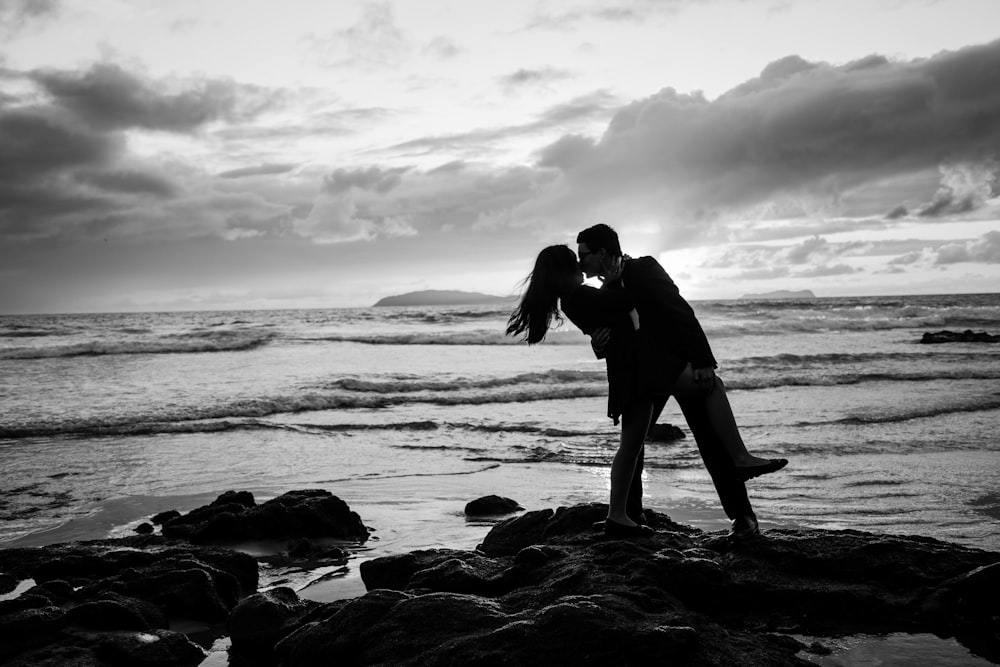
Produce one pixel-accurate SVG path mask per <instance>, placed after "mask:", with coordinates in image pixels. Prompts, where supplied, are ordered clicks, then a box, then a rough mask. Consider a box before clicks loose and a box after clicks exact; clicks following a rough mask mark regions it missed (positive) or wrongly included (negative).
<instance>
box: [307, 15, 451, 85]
mask: <svg viewBox="0 0 1000 667" xmlns="http://www.w3.org/2000/svg"><path fill="white" fill-rule="evenodd" d="M306 43H307V45H308V48H309V49H310V51H311V52H312V53H313V54H314V55H315V57H316V58H317V59H318V60H319V62H320V63H321V64H322V65H324V66H326V67H334V68H341V67H350V68H354V69H381V68H386V67H392V66H393V65H395V64H396V63H398V62H400V60H401V59H403V58H405V57H407V55H408V54H409V53H410V52H411V51H412V46H411V44H410V43H409V41H408V40H407V38H406V37H405V35H404V34H403V32H402V30H400V29H399V27H398V26H397V25H396V20H395V14H394V11H393V6H392V3H390V2H367V3H364V4H363V5H362V13H361V17H360V18H359V19H358V21H357V22H356V23H354V24H353V25H351V26H350V27H348V28H345V29H343V30H337V31H334V32H333V33H332V34H330V35H329V36H320V35H311V36H309V37H308V38H307V39H306ZM445 50H446V51H447V48H445Z"/></svg>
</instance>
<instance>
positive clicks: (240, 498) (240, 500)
mask: <svg viewBox="0 0 1000 667" xmlns="http://www.w3.org/2000/svg"><path fill="white" fill-rule="evenodd" d="M211 504H212V505H215V506H223V507H224V506H226V505H240V506H242V507H245V508H248V509H249V508H251V507H254V506H256V505H257V501H256V500H254V497H253V494H252V493H250V492H249V491H226V492H225V493H223V494H222V495H221V496H219V497H218V498H216V499H215V500H213V501H212V503H211Z"/></svg>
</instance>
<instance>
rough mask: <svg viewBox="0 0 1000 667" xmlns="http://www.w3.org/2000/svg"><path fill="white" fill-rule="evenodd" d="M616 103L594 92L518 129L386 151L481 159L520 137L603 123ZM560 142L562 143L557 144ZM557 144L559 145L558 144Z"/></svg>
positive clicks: (547, 149)
mask: <svg viewBox="0 0 1000 667" xmlns="http://www.w3.org/2000/svg"><path fill="white" fill-rule="evenodd" d="M616 103H617V99H616V98H615V97H614V96H613V95H611V94H610V93H607V92H606V91H602V90H600V91H594V92H592V93H589V94H587V95H582V96H579V97H575V98H573V99H572V100H569V101H567V102H564V103H561V104H557V105H554V106H552V107H549V108H548V109H545V110H544V111H542V112H541V113H540V114H539V115H538V117H537V118H536V119H535V120H533V121H531V122H529V123H521V124H518V125H506V126H500V127H490V128H478V129H474V130H470V131H468V132H459V133H455V134H449V135H439V136H431V137H420V138H418V139H412V140H410V141H405V142H402V143H399V144H395V145H393V146H391V147H389V149H388V150H389V151H391V152H398V151H405V152H410V153H413V154H417V155H425V154H431V153H436V152H454V153H458V154H460V155H462V156H466V157H471V158H478V157H482V156H483V154H484V153H485V152H487V149H488V147H489V146H491V145H493V144H496V143H499V142H501V141H505V140H508V139H513V138H519V137H538V136H540V135H546V134H551V133H552V132H553V131H564V130H565V129H566V128H567V127H572V126H573V125H575V124H588V125H589V124H590V123H592V122H594V121H597V120H601V119H604V118H606V117H608V116H609V115H610V114H611V111H612V109H613V108H614V106H616ZM560 141H561V140H560ZM557 143H558V141H557ZM549 152H550V147H548V146H547V147H543V148H542V149H541V152H540V154H541V155H545V154H547V153H549Z"/></svg>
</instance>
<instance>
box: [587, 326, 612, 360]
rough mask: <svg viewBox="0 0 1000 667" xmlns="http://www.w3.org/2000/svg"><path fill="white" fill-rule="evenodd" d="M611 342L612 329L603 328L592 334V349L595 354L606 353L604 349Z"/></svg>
mask: <svg viewBox="0 0 1000 667" xmlns="http://www.w3.org/2000/svg"><path fill="white" fill-rule="evenodd" d="M610 340H611V329H609V328H608V327H601V328H600V329H594V332H593V333H592V334H590V347H592V348H594V352H596V353H597V354H600V353H601V352H603V351H604V347H605V346H606V345H607V344H608V341H610Z"/></svg>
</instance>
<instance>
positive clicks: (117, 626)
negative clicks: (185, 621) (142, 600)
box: [65, 600, 152, 630]
mask: <svg viewBox="0 0 1000 667" xmlns="http://www.w3.org/2000/svg"><path fill="white" fill-rule="evenodd" d="M65 620H66V623H67V624H69V625H76V626H80V627H83V628H89V629H91V630H151V629H152V628H150V626H149V623H147V622H146V619H144V618H143V617H142V616H141V615H140V614H138V613H137V612H135V611H134V610H132V609H129V608H128V607H127V606H126V605H124V604H122V603H121V602H119V601H117V600H96V601H94V602H84V603H83V604H80V605H77V606H75V607H72V608H71V609H70V610H69V611H67V612H66V617H65Z"/></svg>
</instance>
